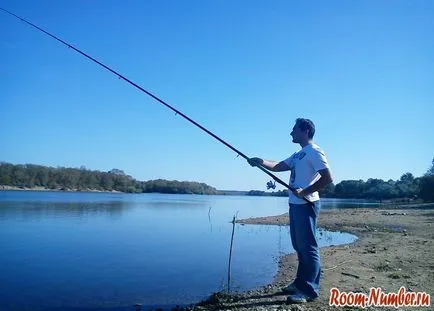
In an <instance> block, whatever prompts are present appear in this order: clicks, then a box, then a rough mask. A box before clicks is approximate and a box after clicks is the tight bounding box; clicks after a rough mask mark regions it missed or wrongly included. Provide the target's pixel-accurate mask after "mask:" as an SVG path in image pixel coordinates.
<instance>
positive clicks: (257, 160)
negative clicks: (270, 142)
mask: <svg viewBox="0 0 434 311" xmlns="http://www.w3.org/2000/svg"><path fill="white" fill-rule="evenodd" d="M247 162H249V164H250V165H251V166H261V165H262V164H263V163H264V160H262V159H261V158H250V159H248V160H247Z"/></svg>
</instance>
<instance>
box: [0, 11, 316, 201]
mask: <svg viewBox="0 0 434 311" xmlns="http://www.w3.org/2000/svg"><path fill="white" fill-rule="evenodd" d="M0 10H2V11H4V12H6V13H8V14H9V15H12V16H13V17H15V18H17V19H19V20H21V21H23V22H24V23H26V24H28V25H30V26H32V27H33V28H36V29H37V30H39V31H41V32H43V33H44V34H46V35H47V36H49V37H51V38H53V39H55V40H56V41H59V42H60V43H62V44H64V45H66V46H67V47H68V48H70V49H73V50H74V51H75V52H77V53H79V54H81V55H82V56H84V57H86V58H88V59H90V60H91V61H93V62H94V63H96V64H98V65H100V66H101V67H103V68H105V69H107V70H108V71H110V72H111V73H113V74H115V75H116V76H118V77H119V78H120V79H122V80H124V81H126V82H128V83H129V84H131V85H132V86H134V87H135V88H137V89H139V90H140V91H142V92H144V93H146V94H147V95H149V96H150V97H152V98H153V99H155V100H156V101H158V102H159V103H160V104H163V105H164V106H166V107H167V108H169V109H170V110H172V111H174V112H175V113H176V114H179V115H180V116H182V117H183V118H184V119H186V120H187V121H189V122H190V123H193V124H194V125H196V126H197V127H198V128H200V129H201V130H202V131H204V132H206V133H207V134H209V135H211V136H212V137H214V138H215V139H217V140H218V141H219V142H221V143H222V144H224V145H225V146H226V147H228V148H229V149H231V150H233V151H235V152H236V153H237V156H242V157H243V158H244V159H246V160H249V157H247V156H246V155H245V154H244V153H242V152H241V151H239V150H238V149H236V148H235V147H233V146H231V145H230V144H228V143H227V142H226V141H224V140H223V139H221V138H220V137H218V136H217V135H215V134H214V133H212V132H211V131H209V130H208V129H206V128H205V127H203V126H202V125H200V124H199V123H197V122H196V121H194V120H192V119H191V118H189V117H188V116H186V115H185V114H183V113H182V112H181V111H179V110H178V109H176V108H174V107H172V106H171V105H169V104H168V103H166V102H165V101H163V100H162V99H160V98H158V97H157V96H155V95H154V94H152V93H151V92H149V91H147V90H145V89H144V88H142V87H141V86H140V85H138V84H136V83H134V82H133V81H131V80H130V79H128V78H126V77H125V76H123V75H122V74H120V73H119V72H117V71H115V70H113V69H111V68H110V67H108V66H106V65H104V64H103V63H101V62H100V61H98V60H97V59H95V58H93V57H92V56H90V55H88V54H86V53H85V52H83V51H81V50H80V49H78V48H76V47H74V46H73V45H71V44H69V43H68V42H66V41H64V40H62V39H60V38H58V37H56V36H55V35H53V34H51V33H49V32H48V31H45V30H44V29H42V28H40V27H39V26H37V25H35V24H33V23H31V22H29V21H27V20H25V19H24V18H22V17H20V16H18V15H16V14H14V13H12V12H10V11H8V10H6V9H3V8H0ZM256 167H257V168H259V169H260V170H261V171H263V172H264V173H265V174H267V175H268V176H270V177H271V178H273V179H274V180H275V181H277V182H278V183H279V184H281V185H283V186H285V187H286V188H288V189H289V190H290V191H295V189H294V188H293V187H291V186H290V185H288V184H287V183H285V182H284V181H283V180H281V179H280V178H279V177H277V176H275V175H274V174H272V173H270V172H269V171H267V170H266V169H265V168H264V167H262V166H256ZM267 186H268V187H269V188H273V189H274V188H275V185H274V184H272V183H271V182H269V183H267ZM303 199H304V200H305V201H306V202H309V203H311V202H310V201H309V200H307V199H306V198H303Z"/></svg>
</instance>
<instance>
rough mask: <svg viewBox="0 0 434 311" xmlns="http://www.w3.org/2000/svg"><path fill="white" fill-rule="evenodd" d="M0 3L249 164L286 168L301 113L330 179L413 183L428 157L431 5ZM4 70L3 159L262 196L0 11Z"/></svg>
mask: <svg viewBox="0 0 434 311" xmlns="http://www.w3.org/2000/svg"><path fill="white" fill-rule="evenodd" d="M0 7H3V8H5V9H8V10H10V11H12V12H14V13H15V14H17V15H21V16H22V17H23V18H27V19H28V20H30V21H31V22H33V23H35V24H37V25H39V26H40V27H42V28H45V29H46V30H48V31H50V32H52V33H54V34H56V35H58V36H59V37H61V38H62V39H64V40H66V41H69V42H70V43H71V44H73V45H75V46H77V47H78V48H80V49H82V50H83V51H85V52H87V53H89V54H90V55H92V56H93V57H95V58H97V59H99V60H101V61H102V62H104V63H105V64H107V65H108V66H111V67H113V69H115V70H118V71H119V72H121V73H122V74H124V75H126V76H127V77H129V78H130V79H131V80H133V81H135V82H136V83H138V84H140V85H141V86H143V87H144V88H145V89H147V90H149V91H151V92H153V93H154V94H156V95H157V96H159V97H161V98H162V99H163V100H165V101H167V102H168V103H169V104H171V105H173V106H174V107H176V108H177V109H179V110H180V111H182V112H183V113H185V114H187V115H188V116H190V117H191V118H193V119H194V120H196V121H197V122H199V123H200V124H202V125H203V126H205V127H207V128H208V129H209V130H211V131H213V132H215V133H216V134H217V135H219V136H220V137H222V138H223V139H225V140H227V142H229V143H230V144H232V145H234V146H235V147H236V148H238V149H239V150H241V151H242V152H244V153H245V154H247V155H248V156H259V157H264V158H266V159H272V160H282V159H284V158H286V157H287V156H289V155H290V154H292V153H293V152H295V151H297V150H298V149H299V146H298V145H295V144H293V143H291V139H290V136H289V133H290V131H291V128H292V126H293V122H294V120H295V119H296V118H297V117H307V118H311V119H312V120H313V121H314V122H315V124H316V127H317V133H316V135H315V141H316V143H317V144H319V145H320V146H321V147H322V148H323V149H324V150H325V152H326V155H327V156H328V158H329V161H330V164H331V167H332V171H333V173H334V177H335V181H336V182H340V181H341V180H345V179H364V180H366V179H367V178H370V177H374V178H382V179H385V180H388V179H398V178H399V177H400V176H401V175H402V174H403V173H405V172H411V173H413V174H414V175H415V176H420V175H422V174H423V173H425V172H426V170H427V169H428V167H429V166H430V164H431V161H432V159H433V157H434V139H433V133H434V122H433V117H434V39H433V38H434V2H433V1H428V0H426V1H397V0H393V1H392V0H391V1H199V0H197V1H78V0H74V1H66V0H65V1H51V0H49V1H47V0H44V1H22V0H0ZM0 68H1V70H0V113H1V116H0V122H1V123H0V161H5V162H11V163H14V164H24V163H34V164H42V165H49V166H67V167H80V166H82V165H84V166H86V167H87V168H89V169H97V170H104V171H106V170H110V169H112V168H119V169H123V170H124V171H125V172H126V173H127V174H130V175H132V176H133V177H135V178H137V179H139V180H148V179H156V178H164V179H169V180H172V179H177V180H191V181H200V182H205V183H207V184H210V185H212V186H214V187H216V188H218V189H237V190H249V189H261V190H265V183H266V182H267V181H268V180H269V177H268V176H267V175H265V174H264V173H262V172H261V171H259V170H258V169H256V168H252V167H250V166H249V165H248V164H247V163H246V162H245V161H244V160H243V159H242V158H241V157H239V158H237V157H236V154H235V153H233V152H232V151H231V150H229V149H228V148H227V147H225V146H224V145H222V144H221V143H219V142H217V141H216V140H214V139H213V138H212V137H210V136H208V135H207V134H205V133H204V132H202V131H201V130H199V129H198V128H196V127H195V126H193V125H192V124H190V123H188V122H187V121H186V120H184V119H182V118H181V117H180V116H175V114H174V113H173V112H171V111H170V110H169V109H167V108H165V107H164V106H162V105H160V104H158V103H157V102H155V101H154V100H152V99H151V98H149V97H148V96H147V95H145V94H143V93H141V92H139V91H138V90H136V89H134V88H133V87H131V86H130V85H128V84H126V83H125V82H123V81H121V80H119V79H117V78H116V76H114V75H112V74H110V73H108V72H106V71H105V70H103V69H102V68H100V67H98V66H96V65H95V64H93V63H91V62H90V61H88V60H87V59H85V58H83V57H82V56H80V55H78V54H77V53H75V52H73V51H72V50H68V48H66V47H64V46H63V45H60V44H59V43H58V42H56V41H54V40H52V39H50V38H48V37H46V36H45V35H43V34H42V33H40V32H37V31H36V30H34V29H32V28H30V27H29V26H27V25H26V24H24V23H22V22H20V21H19V20H17V19H14V18H12V17H11V16H9V15H7V14H6V13H4V12H0ZM278 176H279V177H281V178H282V179H284V180H287V179H288V173H281V174H279V175H278ZM280 189H281V188H280Z"/></svg>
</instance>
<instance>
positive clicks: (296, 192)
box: [292, 188, 307, 199]
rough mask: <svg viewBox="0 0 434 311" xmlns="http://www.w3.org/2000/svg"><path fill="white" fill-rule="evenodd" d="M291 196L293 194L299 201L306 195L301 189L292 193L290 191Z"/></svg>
mask: <svg viewBox="0 0 434 311" xmlns="http://www.w3.org/2000/svg"><path fill="white" fill-rule="evenodd" d="M292 193H293V194H295V195H296V196H297V197H299V198H300V199H303V198H304V197H305V196H306V195H307V194H306V193H305V192H304V190H303V189H301V188H297V189H295V190H294V191H292Z"/></svg>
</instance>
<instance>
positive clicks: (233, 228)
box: [228, 215, 235, 294]
mask: <svg viewBox="0 0 434 311" xmlns="http://www.w3.org/2000/svg"><path fill="white" fill-rule="evenodd" d="M234 232H235V215H234V218H233V219H232V236H231V248H230V250H229V263H228V294H229V292H230V286H231V261H232V246H233V244H234Z"/></svg>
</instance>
